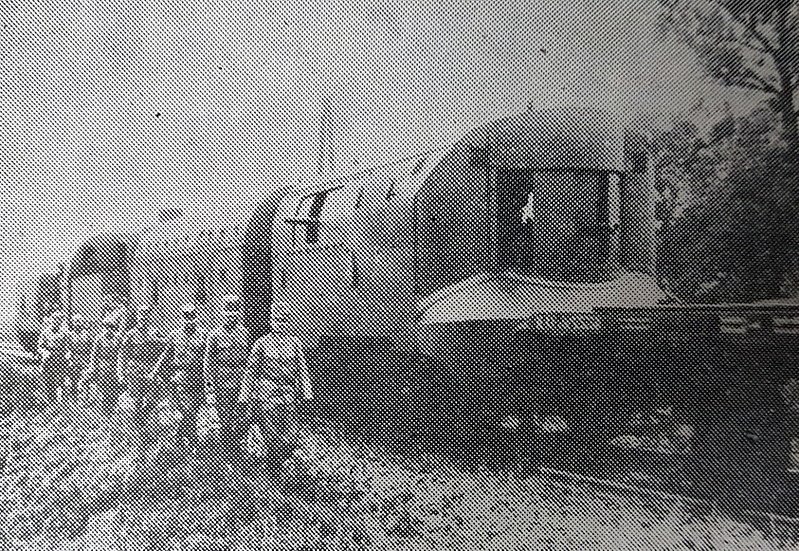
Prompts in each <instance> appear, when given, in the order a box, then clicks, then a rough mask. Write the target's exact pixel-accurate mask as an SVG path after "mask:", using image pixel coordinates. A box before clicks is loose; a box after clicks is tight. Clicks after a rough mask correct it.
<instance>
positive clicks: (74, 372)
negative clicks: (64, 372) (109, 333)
mask: <svg viewBox="0 0 799 551" xmlns="http://www.w3.org/2000/svg"><path fill="white" fill-rule="evenodd" d="M69 337H70V338H69V373H68V376H69V390H70V391H71V394H72V397H73V398H77V397H78V394H79V392H80V390H81V385H80V380H81V377H82V374H83V373H84V372H85V371H86V370H87V369H88V368H89V360H90V358H89V357H90V355H91V351H92V345H93V344H94V343H93V340H94V339H93V338H92V334H91V332H90V331H89V328H88V327H87V324H86V322H85V320H84V319H83V316H81V315H80V314H75V315H74V316H72V331H71V332H70V335H69Z"/></svg>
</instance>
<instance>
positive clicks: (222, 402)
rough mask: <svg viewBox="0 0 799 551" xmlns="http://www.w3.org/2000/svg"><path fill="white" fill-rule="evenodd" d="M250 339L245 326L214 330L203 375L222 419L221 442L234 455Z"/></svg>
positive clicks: (236, 325) (208, 343) (204, 363)
mask: <svg viewBox="0 0 799 551" xmlns="http://www.w3.org/2000/svg"><path fill="white" fill-rule="evenodd" d="M229 302H230V301H229ZM228 308H230V306H228ZM227 314H228V315H230V314H234V315H235V314H236V312H234V311H228V312H227ZM248 339H249V335H248V333H247V329H245V328H244V326H242V325H241V324H239V323H234V324H232V325H231V324H229V323H228V324H223V325H222V326H220V327H217V328H216V329H214V330H213V331H211V332H210V333H209V334H208V340H207V342H206V346H205V358H204V360H203V375H204V379H205V385H206V392H207V393H208V394H209V395H210V394H214V395H215V397H216V407H217V410H218V411H219V420H220V422H221V434H220V437H221V440H222V442H221V444H222V446H223V447H224V448H225V450H226V451H227V453H228V454H231V455H232V454H235V453H237V450H238V449H239V445H238V444H239V440H240V439H241V436H242V430H241V429H242V426H241V418H242V413H243V412H242V408H241V405H240V403H239V399H238V398H239V391H240V386H241V380H242V376H243V374H244V369H245V368H246V365H247V355H248V352H249V346H248V345H249V342H248Z"/></svg>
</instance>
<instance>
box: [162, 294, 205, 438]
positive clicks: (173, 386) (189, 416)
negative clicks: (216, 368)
mask: <svg viewBox="0 0 799 551" xmlns="http://www.w3.org/2000/svg"><path fill="white" fill-rule="evenodd" d="M205 340H206V332H205V331H204V330H203V329H202V328H200V327H199V326H198V325H197V311H196V308H195V307H194V305H193V304H187V305H185V306H184V307H183V327H181V328H180V329H177V330H175V331H174V332H172V333H171V334H170V335H169V337H168V339H167V344H166V349H165V350H164V353H163V354H162V355H161V358H160V359H159V360H158V365H156V369H155V372H154V373H153V378H156V379H157V380H159V381H160V382H163V383H164V384H165V385H167V388H168V389H169V392H170V394H171V397H172V400H173V403H174V404H175V405H176V406H177V407H178V409H179V410H180V412H181V414H182V419H181V422H180V426H179V428H178V438H179V439H180V443H181V444H183V443H184V441H185V442H186V443H187V444H188V446H189V449H190V450H194V449H196V446H197V410H198V409H199V408H200V405H201V404H202V400H203V397H204V394H203V354H204V353H205Z"/></svg>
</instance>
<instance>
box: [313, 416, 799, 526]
mask: <svg viewBox="0 0 799 551" xmlns="http://www.w3.org/2000/svg"><path fill="white" fill-rule="evenodd" d="M361 413H363V412H357V407H354V408H352V409H350V411H349V412H348V413H345V414H344V416H345V417H348V419H346V420H344V421H343V423H342V422H341V419H335V417H336V415H333V416H332V417H328V416H326V415H323V417H325V418H326V419H317V422H320V421H321V422H322V423H323V424H325V425H327V426H328V427H329V428H331V429H332V432H333V433H335V434H336V436H337V437H339V438H342V439H344V440H347V439H350V440H351V441H357V442H367V443H374V444H377V445H378V447H381V448H383V447H385V448H386V449H388V450H390V452H391V453H392V454H394V455H398V456H404V457H406V458H408V460H410V461H411V462H413V461H414V458H416V457H419V456H420V454H429V455H432V456H436V457H439V458H441V459H444V460H445V461H447V462H449V463H452V464H454V465H455V466H456V468H458V469H463V470H465V471H472V470H474V469H485V470H487V471H488V472H495V473H497V474H499V473H506V474H510V475H511V476H515V477H519V478H524V479H531V478H534V479H538V480H541V481H542V483H543V484H544V485H552V486H553V487H560V488H565V489H569V488H571V489H577V488H586V487H591V488H592V489H593V491H596V492H598V493H607V494H608V495H634V496H638V497H640V498H643V499H648V500H651V501H652V502H653V503H654V504H657V505H665V506H666V507H669V506H670V505H671V504H673V505H674V506H679V507H680V508H681V509H683V510H686V511H690V513H691V514H692V515H695V516H697V517H704V518H715V517H718V518H727V519H731V520H734V521H737V522H741V523H743V524H746V525H749V526H751V527H753V528H755V529H757V530H760V531H761V532H762V533H763V534H764V535H768V536H774V537H779V538H783V539H785V540H787V541H797V542H799V515H797V514H796V512H797V511H799V486H798V485H797V480H795V479H792V478H791V476H792V475H789V474H787V473H785V471H784V469H783V470H782V472H781V473H780V472H778V471H777V470H776V469H777V468H778V466H775V470H774V471H773V472H774V473H776V474H777V475H778V476H776V477H773V478H772V479H768V478H767V477H760V474H759V473H758V472H754V473H752V474H751V477H749V478H744V479H743V480H744V483H741V484H740V485H739V483H738V481H736V480H728V478H729V477H728V476H727V471H723V472H722V471H719V472H716V471H715V465H714V464H712V463H711V462H708V461H705V460H704V459H703V457H704V456H703V455H702V454H703V453H705V451H704V450H703V449H701V448H699V449H697V451H696V453H688V454H676V453H675V454H663V453H657V452H652V451H642V450H631V449H625V448H619V447H616V446H611V445H609V444H606V445H605V446H604V448H602V449H598V448H595V447H591V446H590V445H586V446H584V445H582V444H581V443H580V442H579V441H573V440H571V439H569V438H564V439H562V440H557V439H552V440H550V441H528V440H526V439H525V440H522V441H520V440H516V441H512V440H513V439H512V438H509V439H505V440H503V439H502V438H501V437H499V438H498V437H497V436H496V435H494V436H492V437H490V438H488V439H486V440H480V439H477V440H474V439H472V440H471V441H465V440H464V439H463V438H464V435H465V432H464V431H465V430H467V429H466V428H465V427H462V426H457V427H439V428H438V429H437V430H436V431H435V432H436V434H428V435H426V436H424V437H421V438H420V437H419V435H416V434H410V435H409V434H403V433H404V432H405V429H404V428H401V427H400V425H395V424H394V423H392V422H391V421H388V420H387V419H386V418H382V419H370V415H374V414H373V413H372V414H366V415H365V416H364V415H361ZM387 421H388V422H387ZM423 440H424V441H423ZM732 455H735V453H734V452H732ZM749 459H752V457H749ZM746 461H747V458H746V457H742V458H741V463H740V465H737V467H739V468H740V469H743V470H746V469H747V468H749V469H752V470H753V471H754V470H756V469H755V468H754V467H753V466H752V465H749V464H747V463H746ZM775 465H776V464H775ZM777 478H779V480H780V482H779V484H776V483H774V480H776V479H777ZM772 484H773V485H772Z"/></svg>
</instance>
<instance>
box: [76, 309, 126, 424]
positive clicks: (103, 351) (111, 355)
mask: <svg viewBox="0 0 799 551" xmlns="http://www.w3.org/2000/svg"><path fill="white" fill-rule="evenodd" d="M121 344H122V337H121V335H120V334H119V333H118V332H117V331H116V330H115V329H114V328H112V327H110V324H108V325H106V327H104V328H103V329H102V330H101V331H100V334H99V335H97V338H96V339H95V340H94V345H93V346H92V351H91V355H90V359H89V368H88V369H87V370H86V371H85V372H84V373H83V376H82V378H81V386H82V387H83V388H84V389H85V388H87V385H88V383H90V382H93V383H95V384H96V385H97V387H98V389H99V390H100V393H101V394H102V408H103V411H104V412H105V413H106V414H108V415H110V414H111V413H113V411H114V407H116V402H117V397H118V396H119V382H118V380H117V360H118V358H119V347H120V345H121Z"/></svg>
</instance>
